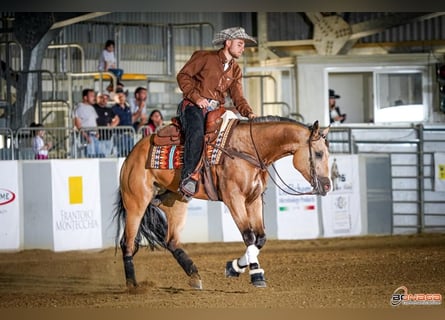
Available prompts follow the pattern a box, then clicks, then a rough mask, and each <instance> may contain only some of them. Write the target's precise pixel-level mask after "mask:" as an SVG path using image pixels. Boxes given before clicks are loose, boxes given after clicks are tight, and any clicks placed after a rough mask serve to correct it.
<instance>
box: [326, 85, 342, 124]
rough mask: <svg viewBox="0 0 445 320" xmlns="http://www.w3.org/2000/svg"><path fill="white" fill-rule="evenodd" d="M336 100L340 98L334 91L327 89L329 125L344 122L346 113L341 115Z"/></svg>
mask: <svg viewBox="0 0 445 320" xmlns="http://www.w3.org/2000/svg"><path fill="white" fill-rule="evenodd" d="M336 99H340V96H339V95H338V94H336V93H335V91H334V90H332V89H329V118H330V119H329V120H330V123H331V124H339V123H343V122H344V121H345V120H346V113H341V111H340V107H339V106H337V100H336Z"/></svg>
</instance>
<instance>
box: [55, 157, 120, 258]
mask: <svg viewBox="0 0 445 320" xmlns="http://www.w3.org/2000/svg"><path fill="white" fill-rule="evenodd" d="M51 171H52V190H53V194H54V196H53V197H52V199H53V233H54V251H68V250H84V249H95V248H101V247H102V226H101V198H100V183H99V181H100V180H99V160H98V159H85V160H53V161H51ZM110 201H112V199H110Z"/></svg>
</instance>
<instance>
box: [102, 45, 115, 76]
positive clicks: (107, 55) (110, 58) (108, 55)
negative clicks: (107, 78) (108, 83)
mask: <svg viewBox="0 0 445 320" xmlns="http://www.w3.org/2000/svg"><path fill="white" fill-rule="evenodd" d="M105 61H106V62H107V64H108V66H113V67H112V68H116V57H115V56H114V51H111V52H110V51H108V50H106V49H104V50H102V54H101V55H100V57H99V67H98V68H99V71H107V70H105Z"/></svg>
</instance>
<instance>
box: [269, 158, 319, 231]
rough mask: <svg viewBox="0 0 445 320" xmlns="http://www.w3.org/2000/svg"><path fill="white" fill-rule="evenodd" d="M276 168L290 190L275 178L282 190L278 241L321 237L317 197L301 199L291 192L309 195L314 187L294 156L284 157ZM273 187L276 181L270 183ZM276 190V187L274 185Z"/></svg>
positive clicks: (278, 212)
mask: <svg viewBox="0 0 445 320" xmlns="http://www.w3.org/2000/svg"><path fill="white" fill-rule="evenodd" d="M275 168H276V169H277V172H278V173H279V175H280V176H281V177H282V178H283V180H284V182H285V183H286V184H287V185H288V186H289V187H290V188H287V187H284V186H283V185H282V183H280V182H279V179H277V178H274V179H275V180H276V181H277V182H278V183H279V184H280V186H281V187H282V189H284V190H281V189H280V188H277V187H275V186H274V189H275V190H276V191H275V192H276V197H277V208H276V215H277V238H278V239H311V238H316V237H318V236H319V234H320V228H319V218H318V205H317V196H315V195H305V196H297V195H293V194H288V193H287V192H289V193H295V191H298V192H309V191H311V190H312V187H311V185H310V184H309V182H307V181H306V179H304V178H303V176H302V175H301V174H300V172H298V171H297V170H296V169H295V168H294V166H293V164H292V156H288V157H284V158H282V159H280V160H278V161H276V162H275ZM270 183H271V184H272V183H273V182H270ZM270 187H272V185H271V186H270Z"/></svg>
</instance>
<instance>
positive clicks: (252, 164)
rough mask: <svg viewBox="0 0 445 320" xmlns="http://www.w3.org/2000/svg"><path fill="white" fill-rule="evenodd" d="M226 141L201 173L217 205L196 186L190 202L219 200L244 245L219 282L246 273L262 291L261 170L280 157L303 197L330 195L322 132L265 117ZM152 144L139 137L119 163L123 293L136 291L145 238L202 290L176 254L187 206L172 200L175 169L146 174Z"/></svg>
mask: <svg viewBox="0 0 445 320" xmlns="http://www.w3.org/2000/svg"><path fill="white" fill-rule="evenodd" d="M236 122H237V123H236V125H234V126H233V128H232V130H231V131H232V132H231V136H230V139H227V143H226V145H225V146H224V147H223V148H222V147H220V149H221V150H222V151H223V152H222V153H223V156H222V157H223V158H224V160H223V161H221V162H220V163H219V164H215V165H211V166H210V167H209V168H208V169H209V172H210V176H211V177H212V178H213V184H214V186H215V188H214V189H215V190H216V197H217V199H211V197H209V193H208V192H206V188H205V185H204V184H203V183H199V184H198V186H199V187H198V191H197V193H196V194H195V196H194V197H195V198H197V199H204V200H218V201H222V202H224V204H225V205H226V206H227V207H228V209H229V210H230V213H231V215H232V218H233V220H234V222H235V224H236V226H237V227H238V229H239V231H240V232H241V235H242V239H243V241H244V243H245V245H246V251H245V253H244V254H243V255H242V256H241V257H240V258H237V259H234V260H232V261H228V262H226V266H225V275H226V277H238V276H239V275H240V274H241V273H243V272H244V271H245V270H246V269H248V270H249V275H250V281H251V283H252V284H253V285H254V286H256V287H266V279H265V277H264V270H263V269H261V267H260V263H259V260H258V255H259V252H260V250H261V248H262V247H263V246H264V244H265V242H266V234H265V229H264V225H263V199H262V198H263V193H264V192H265V189H266V183H267V177H268V168H269V166H270V165H273V163H274V162H275V161H277V160H278V159H280V158H283V157H285V156H292V157H293V160H292V162H293V166H294V167H295V169H296V170H298V171H299V172H300V173H301V174H302V176H303V177H304V178H305V179H306V180H307V181H308V182H309V183H310V184H311V186H312V191H311V192H310V194H318V195H322V196H324V195H326V194H327V192H329V190H330V188H331V181H330V179H329V166H328V157H329V150H328V141H327V139H326V136H327V134H328V131H329V127H327V128H325V129H324V130H321V129H320V128H319V123H318V121H315V122H314V123H313V124H312V125H305V124H302V123H299V122H297V121H295V120H291V119H287V118H282V117H275V116H266V117H257V118H255V119H253V120H237V121H236ZM153 141H154V140H153V137H152V136H147V137H144V138H142V139H141V140H140V141H139V142H138V143H137V144H136V145H135V146H134V148H133V149H132V151H131V152H130V154H129V155H128V157H127V158H126V159H125V161H124V163H123V165H122V168H121V172H120V187H119V190H118V197H117V202H116V208H115V218H117V220H118V227H117V237H116V246H117V247H118V246H120V248H121V250H122V255H123V263H124V271H125V278H126V285H127V288H128V289H129V290H130V291H131V290H133V289H136V288H137V287H138V284H137V282H136V276H135V268H134V264H133V256H134V255H135V254H136V252H137V251H138V249H139V245H140V242H141V240H142V239H143V238H144V239H145V240H146V241H147V242H148V244H149V246H150V247H151V249H152V250H153V249H154V248H159V247H161V248H165V249H167V250H168V251H170V252H171V253H172V255H173V257H174V258H175V259H176V260H177V262H178V263H179V265H180V266H181V267H182V268H183V269H184V271H185V273H186V274H187V275H188V277H189V281H188V282H189V285H190V286H191V287H193V288H196V289H202V281H201V277H200V275H199V272H198V268H197V267H196V265H195V264H194V262H193V261H192V259H191V258H190V257H189V256H188V254H187V253H186V252H185V251H184V250H183V249H182V248H181V243H180V232H181V230H182V229H183V227H184V224H185V220H186V213H187V203H188V202H187V200H186V199H184V198H183V196H182V195H180V194H178V191H177V190H178V184H179V179H180V168H172V169H165V168H162V169H161V168H153V167H151V168H150V166H148V165H147V161H149V159H148V157H149V156H148V154H149V153H150V147H151V146H153V144H154V142H153Z"/></svg>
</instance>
